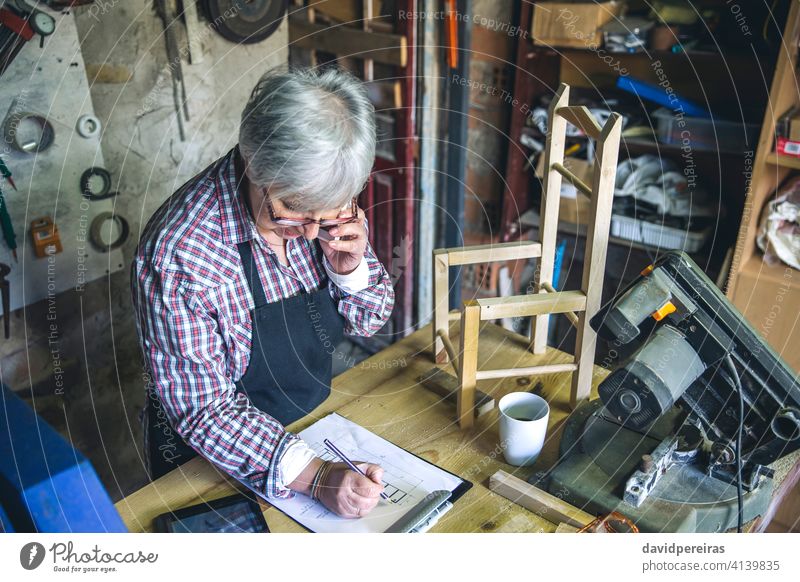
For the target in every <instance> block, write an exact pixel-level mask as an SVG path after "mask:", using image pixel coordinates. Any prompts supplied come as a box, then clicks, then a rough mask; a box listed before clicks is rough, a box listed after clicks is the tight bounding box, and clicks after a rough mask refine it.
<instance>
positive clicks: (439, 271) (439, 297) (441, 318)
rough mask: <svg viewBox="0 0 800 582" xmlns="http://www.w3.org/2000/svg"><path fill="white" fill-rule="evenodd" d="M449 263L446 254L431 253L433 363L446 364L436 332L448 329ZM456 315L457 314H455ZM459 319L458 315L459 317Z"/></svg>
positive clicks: (445, 353)
mask: <svg viewBox="0 0 800 582" xmlns="http://www.w3.org/2000/svg"><path fill="white" fill-rule="evenodd" d="M449 275H450V262H449V260H448V255H447V252H445V251H443V250H435V251H433V326H431V329H432V331H433V341H432V345H433V361H434V362H436V363H437V364H445V363H447V352H446V351H445V349H444V343H443V342H442V338H440V337H439V334H438V332H437V330H440V329H449V323H448V322H449V320H450V317H449V307H450V296H449V293H450V288H449V287H450V277H449ZM456 314H458V312H456ZM459 317H460V315H459Z"/></svg>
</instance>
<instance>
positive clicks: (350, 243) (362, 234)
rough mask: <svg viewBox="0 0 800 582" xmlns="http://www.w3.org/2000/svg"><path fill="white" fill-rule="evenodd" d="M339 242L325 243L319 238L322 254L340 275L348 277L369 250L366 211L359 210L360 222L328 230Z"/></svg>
mask: <svg viewBox="0 0 800 582" xmlns="http://www.w3.org/2000/svg"><path fill="white" fill-rule="evenodd" d="M328 233H329V234H330V235H331V236H335V237H337V240H331V241H325V240H322V238H319V237H318V238H319V244H320V246H321V247H322V252H323V253H325V256H326V257H327V259H328V262H329V263H330V264H331V267H333V270H334V271H336V272H337V273H339V274H340V275H348V274H350V273H352V272H353V271H355V270H356V267H358V265H359V264H361V259H363V258H364V253H365V252H366V250H367V228H366V226H365V225H364V211H363V210H361V209H360V208H359V209H358V220H357V221H355V222H349V223H347V224H342V225H340V226H335V227H333V228H331V229H330V230H328Z"/></svg>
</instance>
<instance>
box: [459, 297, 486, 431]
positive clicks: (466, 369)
mask: <svg viewBox="0 0 800 582" xmlns="http://www.w3.org/2000/svg"><path fill="white" fill-rule="evenodd" d="M480 324H481V307H480V305H478V303H477V302H476V301H475V300H474V299H471V300H469V301H465V302H464V309H463V311H462V312H461V344H460V347H461V349H460V354H461V357H460V358H459V360H458V361H459V366H458V370H459V372H458V379H459V382H460V383H461V388H460V389H459V391H458V398H457V403H456V409H457V414H458V426H459V427H461V428H462V429H467V428H472V424H473V420H474V419H475V416H474V413H473V411H472V409H473V408H474V407H475V390H476V386H477V381H478V378H477V376H476V374H477V372H478V334H479V332H480Z"/></svg>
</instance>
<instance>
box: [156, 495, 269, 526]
mask: <svg viewBox="0 0 800 582" xmlns="http://www.w3.org/2000/svg"><path fill="white" fill-rule="evenodd" d="M153 529H154V530H155V531H156V532H160V533H269V528H268V527H267V522H266V520H264V514H263V513H262V512H261V508H260V507H259V505H258V502H256V500H255V499H253V498H251V497H249V496H247V495H244V494H238V495H232V496H230V497H223V498H222V499H216V500H214V501H208V502H205V503H201V504H199V505H192V506H191V507H185V508H183V509H178V510H176V511H171V512H169V513H163V514H161V515H159V516H158V517H156V518H155V519H154V520H153Z"/></svg>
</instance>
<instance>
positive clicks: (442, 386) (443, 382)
mask: <svg viewBox="0 0 800 582" xmlns="http://www.w3.org/2000/svg"><path fill="white" fill-rule="evenodd" d="M417 380H418V381H419V383H420V384H422V385H423V386H424V387H425V388H427V389H428V390H430V391H431V392H433V393H434V394H438V395H439V396H441V397H442V398H444V399H445V401H446V402H449V403H451V404H452V405H453V407H455V406H456V405H457V399H458V388H459V386H460V384H459V382H458V379H457V378H456V377H455V376H453V375H452V374H448V373H447V372H445V371H444V370H441V369H439V368H431V369H430V370H428V371H427V372H425V373H424V374H422V375H421V376H420V377H419V378H417ZM494 405H495V401H494V398H492V397H491V396H489V395H488V394H486V393H485V392H482V391H480V390H475V406H474V407H473V408H474V410H475V417H476V418H478V417H481V416H483V415H484V414H486V413H487V412H491V411H492V410H494Z"/></svg>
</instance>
